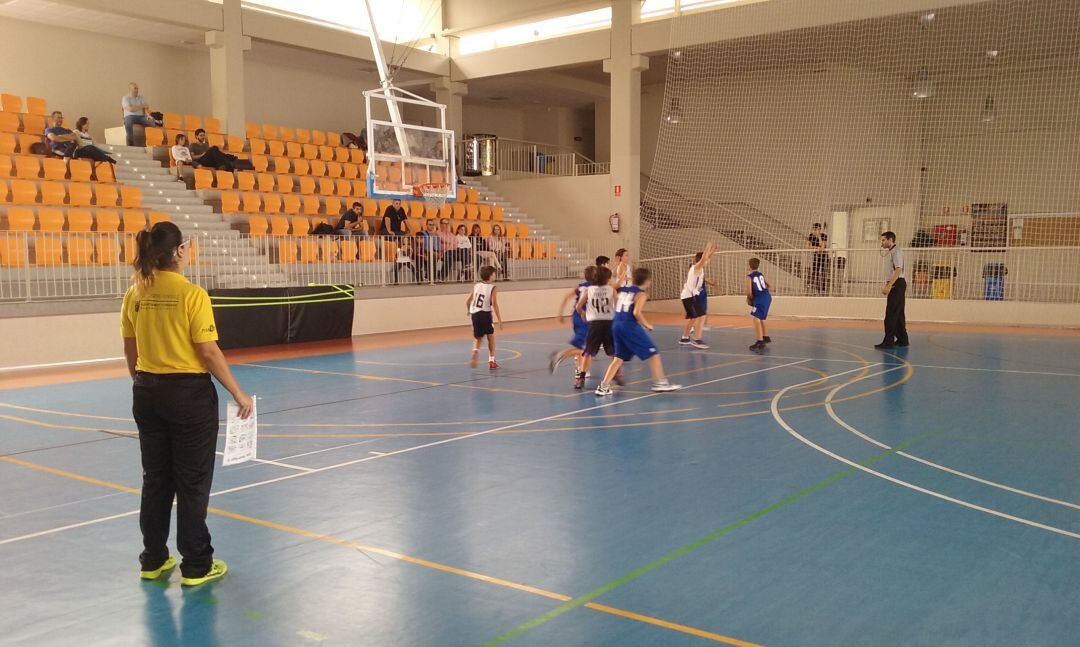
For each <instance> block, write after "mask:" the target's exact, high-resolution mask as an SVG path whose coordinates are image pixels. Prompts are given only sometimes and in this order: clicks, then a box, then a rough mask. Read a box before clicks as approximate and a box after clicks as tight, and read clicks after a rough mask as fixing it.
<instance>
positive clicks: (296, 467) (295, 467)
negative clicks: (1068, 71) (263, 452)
mask: <svg viewBox="0 0 1080 647" xmlns="http://www.w3.org/2000/svg"><path fill="white" fill-rule="evenodd" d="M214 453H215V454H217V455H218V456H224V455H225V452H214ZM250 460H251V462H253V463H262V464H263V465H276V466H277V467H285V468H287V469H290V470H297V471H299V472H311V471H313V470H312V468H310V467H301V466H300V465H290V464H288V463H282V462H281V461H271V460H266V459H264V458H252V459H250Z"/></svg>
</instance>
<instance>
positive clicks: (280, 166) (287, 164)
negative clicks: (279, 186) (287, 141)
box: [273, 156, 292, 173]
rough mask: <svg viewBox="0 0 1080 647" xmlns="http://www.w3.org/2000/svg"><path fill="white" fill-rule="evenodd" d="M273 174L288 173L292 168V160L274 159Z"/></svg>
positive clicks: (285, 158)
mask: <svg viewBox="0 0 1080 647" xmlns="http://www.w3.org/2000/svg"><path fill="white" fill-rule="evenodd" d="M273 160H274V173H288V172H289V171H290V170H291V168H292V160H290V159H289V158H288V157H280V156H278V157H274V158H273Z"/></svg>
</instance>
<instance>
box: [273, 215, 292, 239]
mask: <svg viewBox="0 0 1080 647" xmlns="http://www.w3.org/2000/svg"><path fill="white" fill-rule="evenodd" d="M270 235H271V236H288V235H289V219H288V218H286V217H284V216H274V217H273V218H271V219H270Z"/></svg>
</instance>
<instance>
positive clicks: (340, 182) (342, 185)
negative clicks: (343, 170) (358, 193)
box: [334, 178, 352, 198]
mask: <svg viewBox="0 0 1080 647" xmlns="http://www.w3.org/2000/svg"><path fill="white" fill-rule="evenodd" d="M334 193H336V194H337V195H340V196H344V197H346V198H347V197H349V196H350V195H352V182H350V181H348V180H344V179H340V178H339V179H337V180H334Z"/></svg>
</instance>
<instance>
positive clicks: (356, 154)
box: [349, 148, 367, 164]
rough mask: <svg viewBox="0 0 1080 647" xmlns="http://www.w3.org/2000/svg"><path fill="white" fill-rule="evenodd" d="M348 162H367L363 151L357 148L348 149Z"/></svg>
mask: <svg viewBox="0 0 1080 647" xmlns="http://www.w3.org/2000/svg"><path fill="white" fill-rule="evenodd" d="M349 161H350V162H352V163H353V164H363V163H365V162H367V160H366V159H365V158H364V151H362V150H360V149H359V148H350V149H349Z"/></svg>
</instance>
